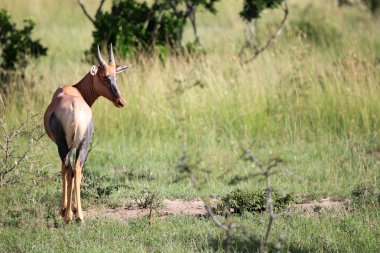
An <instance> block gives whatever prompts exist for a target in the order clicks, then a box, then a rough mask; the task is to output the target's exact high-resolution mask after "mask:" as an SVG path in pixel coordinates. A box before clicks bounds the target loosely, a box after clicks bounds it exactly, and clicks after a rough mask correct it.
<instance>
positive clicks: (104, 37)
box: [91, 0, 218, 55]
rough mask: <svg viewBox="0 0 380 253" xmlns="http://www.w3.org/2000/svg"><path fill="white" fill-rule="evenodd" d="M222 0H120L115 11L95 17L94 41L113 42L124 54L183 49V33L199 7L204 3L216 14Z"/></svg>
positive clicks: (94, 43)
mask: <svg viewBox="0 0 380 253" xmlns="http://www.w3.org/2000/svg"><path fill="white" fill-rule="evenodd" d="M216 1H218V0H191V1H190V0H179V1H178V0H177V1H174V0H166V1H154V3H153V4H152V5H151V6H149V5H148V4H147V2H146V1H144V2H138V1H135V0H120V1H116V2H114V3H113V5H112V9H111V12H105V13H104V12H98V13H97V15H96V17H95V20H94V25H95V31H94V32H93V38H94V42H93V44H92V46H91V52H93V51H94V50H95V49H96V46H97V44H103V45H105V44H109V43H113V44H114V45H117V49H118V51H119V53H121V54H122V55H135V54H136V53H137V52H148V53H149V52H152V51H153V49H157V50H158V51H159V52H160V53H162V54H163V55H166V54H167V52H168V51H169V50H175V51H176V52H178V50H182V49H183V47H182V44H181V43H182V35H183V30H184V27H185V25H186V23H187V20H188V19H189V18H191V17H192V16H193V15H195V11H196V7H197V6H203V7H204V8H205V9H206V10H208V11H210V12H213V13H215V12H216V10H215V9H214V3H215V2H216Z"/></svg>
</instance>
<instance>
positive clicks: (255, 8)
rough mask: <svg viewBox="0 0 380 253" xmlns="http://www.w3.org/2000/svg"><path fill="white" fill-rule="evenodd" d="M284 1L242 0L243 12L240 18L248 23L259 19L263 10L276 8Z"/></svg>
mask: <svg viewBox="0 0 380 253" xmlns="http://www.w3.org/2000/svg"><path fill="white" fill-rule="evenodd" d="M282 2H284V0H244V5H243V10H242V11H241V12H240V16H241V17H242V18H243V19H244V20H246V21H248V22H250V21H251V20H252V19H257V18H259V17H260V15H261V13H262V12H263V11H264V10H265V9H274V8H277V7H278V6H279V5H280V4H281V3H282Z"/></svg>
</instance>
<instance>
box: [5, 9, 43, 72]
mask: <svg viewBox="0 0 380 253" xmlns="http://www.w3.org/2000/svg"><path fill="white" fill-rule="evenodd" d="M34 26H35V24H34V22H33V21H32V20H30V19H25V20H24V27H23V28H22V29H17V27H16V24H15V23H12V21H11V16H10V14H9V13H8V12H7V11H6V10H0V45H1V46H0V50H1V64H0V67H1V68H2V69H5V70H15V69H16V68H18V69H19V68H21V69H22V68H25V67H26V66H27V64H28V57H29V56H31V57H35V58H37V57H39V56H41V55H46V52H47V48H46V47H44V46H42V45H41V43H40V41H39V40H32V38H31V34H32V31H33V29H34ZM19 70H20V69H19Z"/></svg>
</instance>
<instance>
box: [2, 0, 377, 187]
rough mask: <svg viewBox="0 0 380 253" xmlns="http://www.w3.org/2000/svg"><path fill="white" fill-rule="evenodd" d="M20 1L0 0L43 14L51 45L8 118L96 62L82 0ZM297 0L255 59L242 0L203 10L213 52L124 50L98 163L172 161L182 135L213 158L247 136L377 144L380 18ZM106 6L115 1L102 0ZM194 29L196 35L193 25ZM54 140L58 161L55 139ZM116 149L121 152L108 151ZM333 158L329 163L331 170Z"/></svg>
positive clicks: (270, 17)
mask: <svg viewBox="0 0 380 253" xmlns="http://www.w3.org/2000/svg"><path fill="white" fill-rule="evenodd" d="M15 2H18V1H17V0H16V1H2V2H1V3H0V7H5V8H7V9H8V10H9V11H10V12H11V14H12V16H13V17H15V18H16V20H17V21H18V22H20V21H21V20H22V19H23V18H24V17H30V16H32V17H34V18H35V20H36V23H37V26H36V27H37V30H36V33H35V36H36V37H38V38H41V40H42V42H43V43H44V45H46V46H48V47H49V56H47V57H45V58H44V59H42V60H40V61H38V62H37V61H35V62H34V63H33V64H32V65H31V66H30V67H29V68H28V71H27V73H28V75H27V78H26V80H27V81H26V82H25V83H23V84H22V85H20V84H17V83H16V84H14V85H15V86H16V87H18V88H15V89H14V92H13V93H11V94H9V96H8V97H7V105H6V106H5V107H2V109H1V110H2V113H3V114H4V116H5V118H6V120H8V121H9V122H17V121H19V120H20V119H21V118H22V116H23V109H22V107H23V106H24V103H25V101H27V104H28V106H29V107H31V108H33V110H34V111H37V112H43V111H44V109H45V108H46V106H47V104H48V103H49V101H50V99H51V96H52V94H53V92H54V90H55V89H56V88H57V87H58V86H59V85H63V84H73V83H75V82H77V81H79V80H80V79H81V78H82V77H83V76H84V75H85V74H86V73H87V72H88V71H89V68H90V63H88V62H85V61H84V54H83V52H84V50H86V49H88V48H89V45H90V43H91V40H92V39H91V30H92V29H93V28H92V27H91V23H90V22H89V21H88V20H87V19H86V18H85V16H84V15H83V13H81V10H80V8H79V6H77V5H76V3H75V1H72V2H70V3H66V2H63V1H62V2H60V3H59V2H57V1H55V2H54V3H52V2H51V1H45V0H40V1H37V2H33V4H31V3H28V4H26V5H22V4H21V2H20V4H16V3H15ZM289 2H290V3H289V6H290V12H291V14H290V20H289V22H288V25H287V27H286V30H285V32H284V34H283V35H282V36H281V37H280V38H279V40H278V41H277V42H276V43H275V45H274V46H273V47H272V48H270V49H269V50H267V51H266V52H264V53H263V54H262V55H260V57H259V58H258V59H257V60H256V61H254V62H251V63H249V64H246V65H241V64H240V61H239V59H238V57H237V54H238V51H239V47H240V46H241V45H242V42H243V34H244V29H245V24H244V23H243V21H241V19H240V17H239V16H238V12H239V10H240V7H241V3H240V2H239V3H235V2H234V3H231V2H229V1H221V3H219V4H218V6H217V9H218V14H217V15H216V16H213V15H211V14H207V13H203V12H200V17H199V20H200V21H199V31H200V36H201V40H202V43H203V45H204V47H205V49H206V51H207V53H206V54H205V55H202V56H200V57H198V58H196V57H194V58H192V57H185V56H183V57H182V56H178V57H172V58H169V59H167V60H166V61H165V62H162V61H160V60H159V59H158V58H157V57H151V58H148V57H142V58H140V59H138V60H133V59H121V58H118V57H117V62H118V63H133V64H134V67H133V68H131V69H129V70H128V71H127V72H126V73H125V74H123V75H121V76H120V78H119V81H118V84H119V86H120V89H121V91H122V93H123V94H124V96H125V98H126V99H127V106H126V108H125V109H121V110H119V109H116V108H114V107H113V105H112V104H111V103H108V102H107V101H105V99H103V98H100V99H99V100H100V101H98V102H97V103H96V104H95V105H94V107H93V110H94V121H95V133H96V134H95V135H96V137H95V142H97V143H99V145H98V147H97V148H98V149H95V152H98V155H97V156H96V157H95V158H94V159H93V160H91V157H90V164H92V165H93V166H95V167H100V166H101V165H100V164H111V165H110V166H112V164H122V165H123V168H125V167H126V166H127V165H129V166H134V165H136V166H139V167H144V166H148V165H146V164H145V165H144V164H143V163H144V160H139V157H140V158H141V159H145V162H147V160H146V159H147V156H149V155H150V156H149V159H148V161H151V162H152V161H157V162H159V163H161V165H160V167H165V165H162V163H166V162H167V161H169V163H172V162H175V159H176V158H177V157H178V156H179V154H180V151H179V149H178V148H179V147H180V146H181V142H182V141H181V140H180V139H181V138H182V137H183V136H184V141H186V144H187V146H188V148H190V149H191V150H193V151H195V153H199V154H210V155H208V158H207V159H209V160H210V161H209V162H210V163H212V162H217V161H218V160H223V161H224V162H226V163H228V162H227V161H226V160H227V159H223V156H224V155H226V153H229V152H230V151H231V149H232V150H234V152H235V153H236V152H238V151H237V150H238V149H236V147H237V146H236V143H238V142H240V141H242V140H250V141H254V142H255V143H267V145H268V146H270V147H271V148H273V147H278V148H277V149H278V150H279V152H285V151H284V149H285V148H289V147H291V149H295V150H297V149H298V146H299V145H303V144H302V143H306V145H312V146H313V147H315V145H316V146H319V148H317V149H318V152H321V153H320V155H321V156H324V155H327V154H325V153H324V151H326V150H328V148H327V146H330V145H331V144H330V143H331V142H336V143H340V144H339V145H340V147H341V150H344V148H345V146H346V143H354V142H355V143H356V141H358V142H359V143H362V144H361V145H364V146H365V148H364V149H366V148H370V147H374V146H377V145H378V141H377V137H378V136H379V124H380V100H379V99H378V97H379V96H380V86H379V83H380V64H379V57H380V31H379V29H378V27H377V25H378V23H377V22H378V21H376V20H372V19H371V15H370V14H369V13H367V12H366V11H365V10H364V9H361V8H352V9H338V8H337V7H336V6H335V5H333V4H332V3H331V2H330V1H321V2H317V3H316V2H315V1H297V0H294V1H289ZM93 4H94V3H89V9H90V11H94V10H95V9H96V6H94V5H93ZM18 6H22V7H18ZM62 6H64V7H65V8H62ZM109 7H110V3H108V5H107V6H106V7H105V8H106V9H107V8H109ZM43 9H49V11H46V12H41V10H43ZM280 18H281V11H280V10H276V11H273V12H268V13H265V14H264V15H263V17H262V19H261V20H260V21H259V25H258V34H259V35H258V42H259V43H260V42H263V41H264V40H265V36H266V35H268V34H270V32H271V31H272V30H274V29H275V26H276V22H278V21H279V20H280ZM305 27H306V28H305ZM185 37H186V40H190V39H191V29H189V30H188V31H186V35H185ZM196 82H200V83H202V84H203V85H204V87H203V88H201V87H199V86H196V87H194V88H191V89H189V90H187V91H186V92H185V93H184V94H183V95H181V96H180V97H179V96H177V95H176V89H178V88H179V86H181V85H182V86H191V85H193V84H194V83H196ZM180 119H184V120H180ZM179 121H180V122H181V123H180V124H182V126H181V131H179V127H178V124H179ZM181 136H182V137H181ZM363 140H365V141H364V143H365V144H363ZM49 145H51V146H49V147H52V149H51V150H52V151H51V152H50V155H51V157H54V159H57V163H58V157H57V156H56V150H55V147H54V144H52V143H51V144H49ZM324 145H325V146H324ZM326 145H327V146H326ZM331 148H332V147H331ZM332 149H333V148H332ZM96 150H97V151H96ZM281 150H282V151H281ZM337 150H340V148H338V147H337ZM289 152H291V151H289ZM298 152H300V151H299V150H298ZM110 153H112V154H113V156H112V157H113V158H114V159H113V160H111V161H107V158H106V157H109V156H108V155H107V154H110ZM101 154H104V155H101ZM136 156H137V161H136ZM100 157H103V158H100ZM213 157H215V158H213ZM216 157H217V158H216ZM332 157H333V155H332V154H331V157H330V158H329V159H332V160H334V159H335V158H332ZM91 161H93V163H92V162H91ZM164 161H165V162H164ZM291 161H293V162H295V161H294V160H293V158H292V159H291ZM151 166H155V165H151ZM296 166H300V165H299V164H298V165H296ZM335 166H336V165H333V164H331V167H330V168H329V170H328V171H329V172H328V173H332V170H333V168H334V167H335ZM222 167H224V165H223V166H222ZM331 169H332V170H331ZM157 173H158V172H157ZM168 173H169V172H168ZM350 173H351V172H350ZM164 175H166V174H164ZM371 175H372V174H371ZM310 176H311V177H312V176H313V174H312V175H310ZM331 177H334V176H333V175H331ZM332 180H334V179H332Z"/></svg>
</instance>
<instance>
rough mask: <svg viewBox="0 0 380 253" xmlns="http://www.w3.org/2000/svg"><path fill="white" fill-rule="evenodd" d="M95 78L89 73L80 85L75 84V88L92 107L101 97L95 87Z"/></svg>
mask: <svg viewBox="0 0 380 253" xmlns="http://www.w3.org/2000/svg"><path fill="white" fill-rule="evenodd" d="M93 81H94V77H93V76H92V75H91V74H90V73H88V74H87V75H86V76H85V77H83V79H82V80H80V81H79V83H77V84H75V85H74V87H75V88H77V89H78V90H79V92H80V94H81V95H82V97H83V99H84V100H85V101H86V103H87V104H88V105H89V106H90V107H91V106H92V105H93V104H94V102H95V100H96V99H97V98H98V97H99V94H97V93H96V91H95V90H94V86H93Z"/></svg>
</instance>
